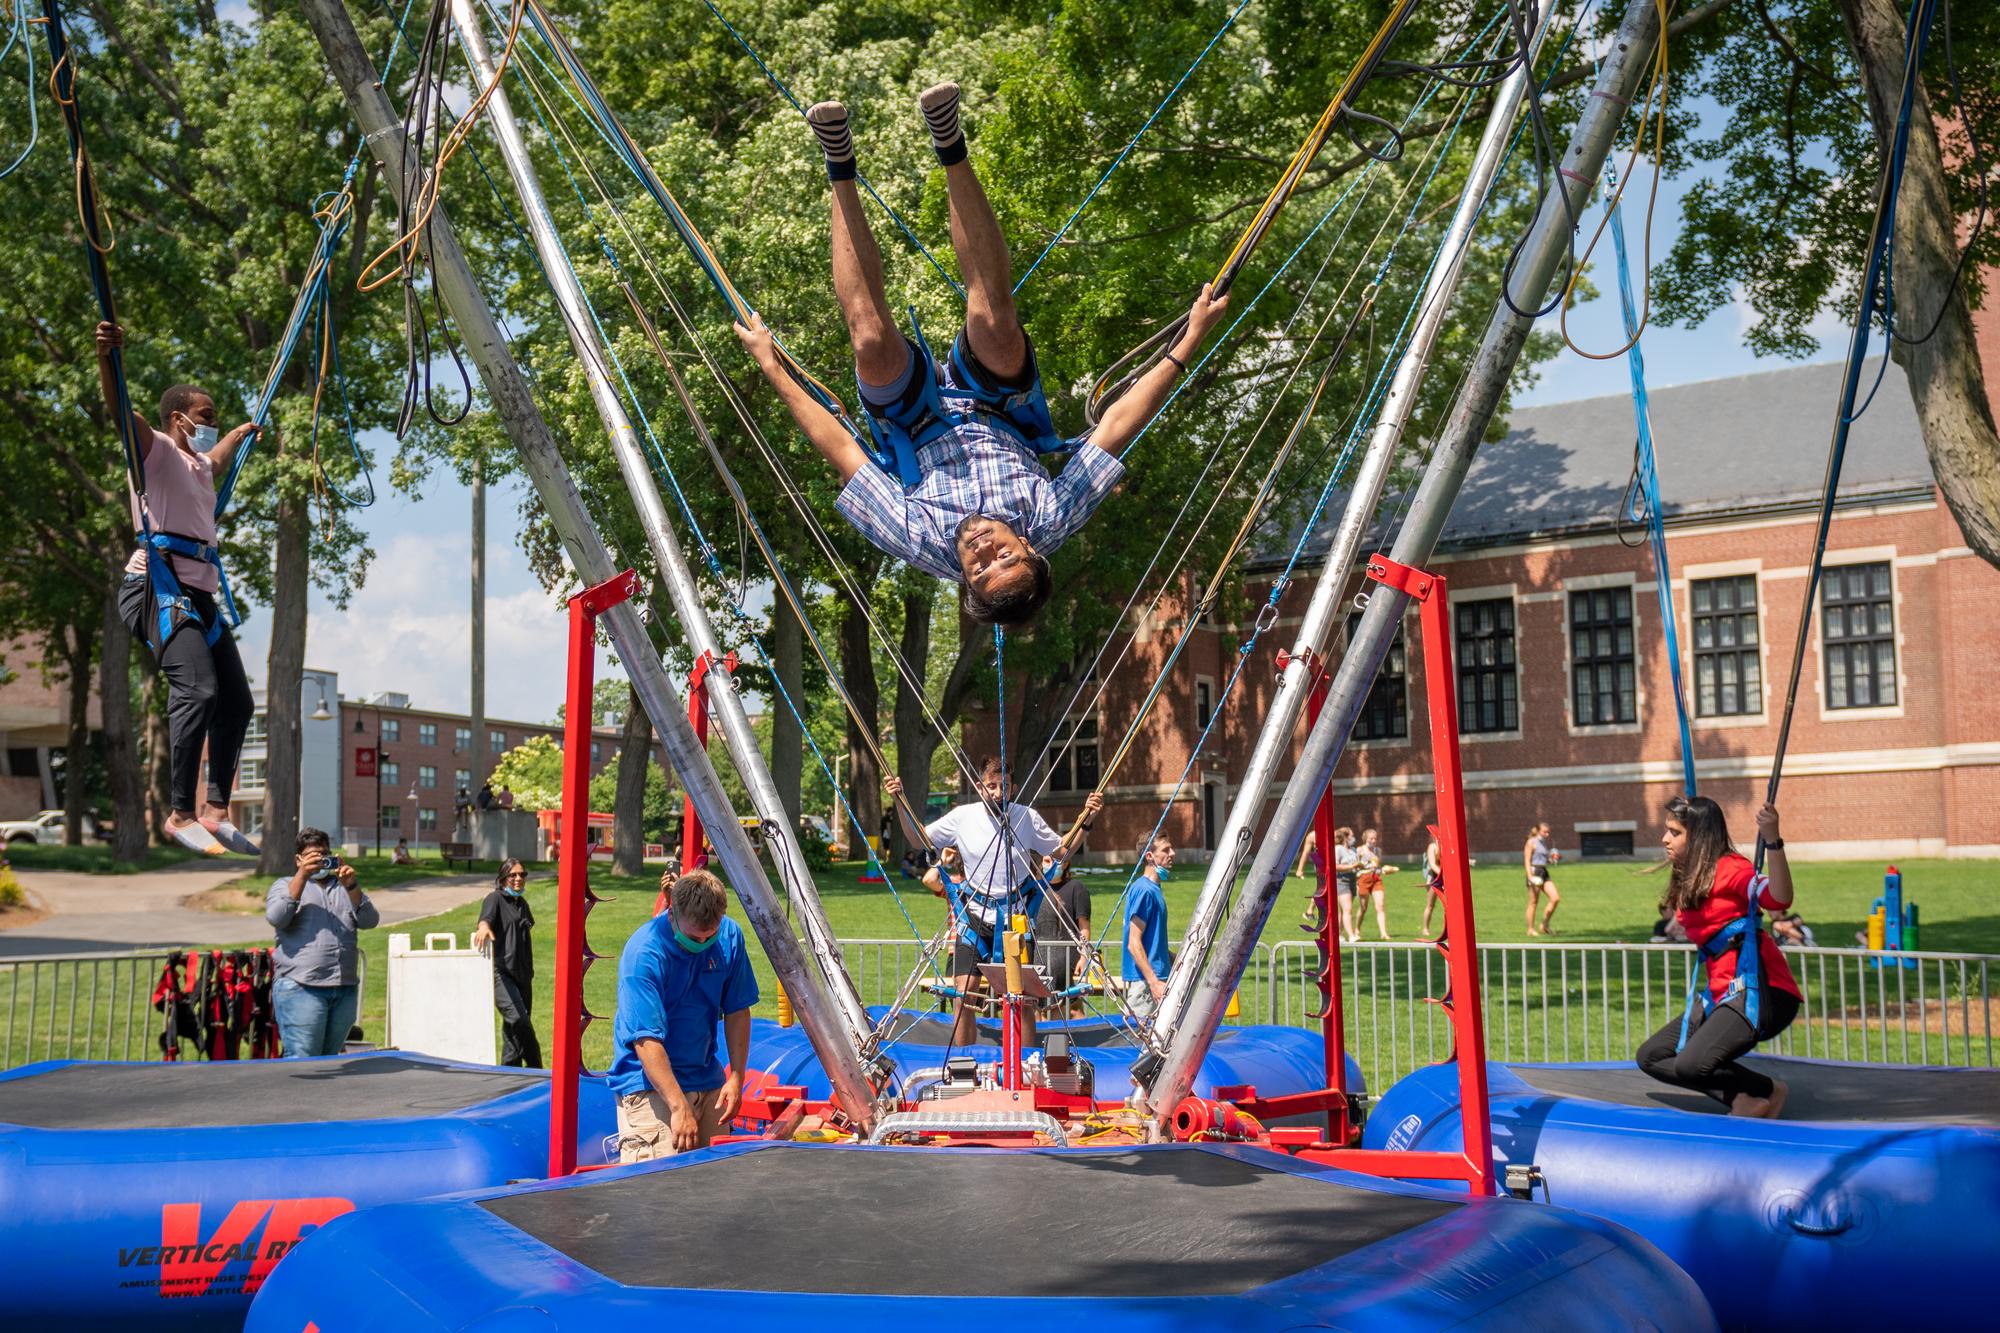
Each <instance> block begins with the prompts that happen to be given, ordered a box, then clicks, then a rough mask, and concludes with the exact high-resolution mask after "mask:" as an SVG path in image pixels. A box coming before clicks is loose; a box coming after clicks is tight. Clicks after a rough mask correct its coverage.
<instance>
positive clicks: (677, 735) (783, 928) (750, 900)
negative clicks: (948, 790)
mask: <svg viewBox="0 0 2000 1333" xmlns="http://www.w3.org/2000/svg"><path fill="white" fill-rule="evenodd" d="M301 8H302V9H303V10H304V12H305V16H306V21H307V22H308V23H309V24H310V25H311V26H312V29H313V34H314V36H315V37H317V38H318V40H319V43H320V47H321V50H322V51H323V52H324V53H325V55H326V57H327V64H328V66H329V67H330V69H331V70H332V72H333V76H334V79H335V80H336V82H337V83H338V84H339V85H340V88H341V91H342V92H343V93H344V94H345V96H346V98H347V101H348V104H349V106H350V107H351V108H352V109H353V111H354V117H355V120H356V122H357V123H358V124H359V125H360V128H361V132H362V134H363V135H364V136H365V138H366V141H367V143H368V145H369V148H370V150H371V151H372V152H373V153H374V155H375V159H376V161H377V162H378V163H379V164H380V166H381V168H382V179H383V182H384V183H385V184H386V185H387V186H388V187H389V189H390V190H391V191H392V192H393V193H394V195H395V198H396V201H397V203H398V205H399V206H400V207H401V208H402V209H403V210H404V213H405V216H407V215H408V209H409V196H410V195H411V194H412V193H413V192H414V190H415V187H416V184H417V182H416V181H413V180H411V179H408V178H406V177H405V176H404V174H403V171H404V135H403V133H402V127H401V124H400V122H399V121H398V120H397V118H396V115H395V112H394V110H393V109H392V108H391V107H390V105H389V99H388V97H387V95H386V94H385V93H384V92H383V91H382V87H381V85H380V83H379V82H377V80H376V75H375V68H374V65H373V64H372V63H371V62H370V61H369V59H368V55H367V53H366V52H365V51H364V50H363V49H362V46H361V39H360V37H359V35H358V34H357V33H356V32H355V31H354V25H353V22H352V21H351V20H350V19H349V18H348V16H347V10H346V8H345V7H344V6H343V5H342V4H341V3H340V0H301ZM426 239H427V247H426V249H427V258H428V261H429V264H430V266H431V272H432V278H433V281H435V282H436V283H437V288H438V294H439V296H440V297H441V298H442V299H443V301H444V304H445V307H446V309H447V310H449V311H450V313H451V317H452V320H453V322H454V323H455V324H456V325H457V327H458V333H459V336H460V338H461V339H462V340H463V342H464V346H465V349H466V353H467V355H468V356H470V357H471V358H472V361H473V364H474V365H475V366H476V367H478V369H479V374H480V379H481V381H482V382H483V383H484V384H485V386H486V393H487V397H488V398H489V399H490V400H491V402H492V404H493V409H494V411H495V413H496V414H497V415H498V416H499V418H500V421H501V424H502V426H503V427H504V428H505V429H506V431H507V435H508V439H509V440H510V441H511V442H512V443H513V445H514V447H515V449H516V450H517V451H518V452H519V454H520V456H521V463H522V466H523V468H524V469H525V470H526V471H527V473H528V476H529V478H530V480H531V481H532V482H533V483H534V486H535V491H536V494H537V495H538V496H539V498H540V499H541V502H542V507H543V509H544V510H545V511H546V512H547V513H548V515H549V520H550V522H551V524H553V526H554V527H555V529H556V531H557V533H558V535H559V536H560V537H561V538H562V542H563V546H564V549H565V551H566V552H567V553H568V555H569V558H570V563H571V564H572V565H573V566H574V567H575V568H576V572H577V576H578V578H579V579H580V580H581V581H582V582H583V583H584V584H586V585H589V586H594V585H596V584H599V583H603V582H604V581H606V580H607V579H610V578H611V577H612V576H614V575H615V574H617V573H618V570H619V568H620V566H618V565H617V564H615V563H613V561H612V559H611V554H610V552H609V551H608V550H607V549H606V548H605V545H604V539H603V537H602V535H601V534H599V532H598V531H597V528H596V525H595V524H594V523H593V522H592V521H591V518H590V513H589V511H588V510H587V509H586V508H585V507H584V504H583V498H582V496H581V495H579V494H578V492H577V488H576V483H575V481H574V479H572V478H571V476H570V474H569V468H568V465H567V464H566V463H564V461H563V458H562V454H561V452H560V450H559V449H558V448H557V446H556V443H555V440H554V437H553V436H551V434H550V433H549V428H548V423H547V422H546V421H545V420H543V418H542V414H541V412H540V410H539V409H538V408H537V407H536V406H535V401H534V396H533V393H532V391H531V390H530V389H529V386H528V382H527V379H526V377H524V376H523V375H522V374H521V368H520V367H519V366H518V365H516V364H515V363H514V359H513V357H512V355H510V354H509V352H508V350H507V345H506V340H505V338H504V336H503V335H502V334H501V332H500V328H499V325H498V324H497V323H496V322H495V321H494V319H493V314H492V311H491V310H490V309H489V308H488V307H487V304H486V298H485V297H484V295H483V294H482V293H481V292H480V290H479V286H478V283H477V282H476V281H474V279H473V276H472V270H471V268H470V267H469V266H468V265H467V263H466V261H465V254H464V252H463V251H462V250H461V249H460V248H459V245H458V238H457V234H456V233H455V232H454V231H453V230H452V226H451V222H450V219H449V218H448V216H447V215H446V211H445V209H444V208H443V207H442V206H440V207H438V208H437V209H436V210H435V211H434V212H433V213H432V216H431V220H430V223H429V225H428V226H427V228H426ZM600 619H601V622H602V623H603V624H604V625H605V628H606V630H607V632H608V633H609V634H610V636H611V640H612V643H613V644H614V645H615V646H616V648H617V650H618V656H619V658H620V660H621V661H622V662H623V663H624V665H625V670H626V672H627V674H628V675H629V677H630V678H631V681H632V688H633V689H634V691H636V692H637V694H638V695H639V701H640V703H641V704H643V705H644V707H645V709H646V713H647V715H648V716H650V717H651V718H652V719H653V729H654V731H655V732H656V733H657V734H658V735H659V737H660V741H661V744H662V746H663V747H664V748H665V750H666V752H667V758H668V760H669V761H670V762H671V763H672V764H673V766H674V768H675V770H676V771H678V772H679V773H680V775H681V780H682V782H683V783H684V784H685V785H686V786H687V789H688V793H689V795H690V796H691V797H692V798H693V799H694V802H695V807H696V809H697V810H698V811H699V812H700V813H701V817H702V821H703V822H704V823H705V824H707V825H708V826H709V828H710V830H711V832H710V834H709V836H710V837H711V838H712V839H713V840H714V842H715V845H716V851H717V853H718V855H719V856H720V857H721V860H722V865H723V870H724V872H725V873H726V875H727V877H728V879H729V882H730V885H731V887H732V888H733V889H734V890H735V892H736V895H737V898H738V900H739V901H740V902H741V903H742V905H743V911H744V916H745V917H746V918H747V920H748V922H749V924H750V927H751V929H752V930H753V931H755V932H756V935H757V938H758V940H759V941H760V942H761V943H762V944H763V946H764V951H765V953H766V955H767V956H768V957H769V958H770V960H771V966H772V969H773V971H775V972H776V974H777V976H778V979H779V980H780V982H782V984H783V985H784V988H785V993H786V994H787V995H788V996H789V997H790V998H791V1001H792V1006H793V1010H794V1012H796V1013H797V1014H798V1016H799V1022H800V1025H801V1026H802V1027H804V1028H805V1030H806V1035H807V1037H808V1038H809V1039H810V1040H811V1042H812V1046H813V1050H814V1053H815V1054H816V1055H817V1056H818V1058H819V1060H820V1061H821V1064H822V1066H823V1067H824V1068H825V1069H826V1071H827V1075H828V1079H829V1081H830V1083H831V1084H832V1090H833V1096H834V1100H835V1101H836V1102H837V1103H838V1104H839V1105H840V1106H841V1108H842V1109H843V1110H844V1111H845V1112H846V1113H847V1114H848V1115H849V1116H850V1117H851V1118H852V1119H853V1120H854V1121H855V1123H856V1125H857V1126H858V1127H860V1128H861V1129H863V1130H864V1132H865V1131H866V1129H868V1128H870V1127H872V1126H873V1124H874V1121H875V1116H876V1110H875V1094H874V1091H873V1090H872V1089H871V1088H870V1087H869V1085H868V1080H867V1077H866V1075H865V1073H864V1071H863V1069H862V1067H861V1063H860V1061H859V1060H858V1059H857V1058H856V1056H855V1053H854V1051H853V1049H852V1048H851V1046H850V1045H849V1043H848V1042H847V1040H846V1037H847V1032H846V1024H845V1022H844V1020H843V1016H842V1014H841V1012H840V1011H839V1009H838V1008H837V1007H836V1005H835V1003H834V1000H833V997H832V996H831V995H830V994H829V993H828V992H827V990H826V988H825V987H824V986H823V985H822V984H821V981H820V978H819V976H818V974H817V973H816V972H815V970H814V969H813V968H812V967H811V966H810V965H809V964H808V963H807V962H806V959H805V956H804V954H803V953H802V952H801V951H800V949H799V946H798V941H797V940H796V939H795V938H794V937H793V935H792V930H791V924H790V922H788V921H787V920H786V918H785V912H784V907H783V905H782V904H781V903H780V902H779V901H778V899H777V896H776V895H775V894H773V893H772V891H771V885H770V881H769V880H768V879H767V878H766V877H765V874H764V868H763V866H762V865H761V864H760V863H759V862H758V859H757V849H756V848H755V847H754V846H752V845H751V843H750V839H749V836H748V835H747V834H746V833H745V832H744V831H743V827H742V825H740V824H739V823H737V821H736V814H735V811H734V810H733V809H731V807H730V804H729V798H728V796H727V794H726V793H725V792H724V791H723V789H722V783H721V781H720V779H718V778H717V777H716V774H715V769H714V767H713V765H711V764H710V763H709V761H708V755H707V753H706V752H705V751H704V750H703V749H702V747H701V744H700V743H699V742H698V741H697V740H696V739H695V735H694V729H693V728H692V727H690V726H689V725H688V720H687V715H686V711H685V705H684V704H683V702H682V701H681V699H680V696H679V694H678V693H677V692H676V691H675V688H674V683H673V681H672V680H671V679H670V678H669V677H668V675H667V672H666V668H665V666H664V664H663V663H662V662H661V661H660V659H659V657H658V655H657V654H656V653H654V651H653V648H652V644H651V642H650V641H649V639H648V637H647V633H646V627H645V625H644V624H643V623H642V622H641V620H640V619H639V613H638V610H637V608H636V607H634V606H633V605H632V604H631V603H630V602H627V603H624V604H622V605H620V606H618V607H615V608H613V609H611V610H610V611H607V612H606V613H605V614H604V615H603V616H602V617H601V618H600Z"/></svg>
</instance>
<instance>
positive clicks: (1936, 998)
mask: <svg viewBox="0 0 2000 1333" xmlns="http://www.w3.org/2000/svg"><path fill="white" fill-rule="evenodd" d="M1271 952H1272V966H1273V968H1274V969H1275V975H1274V976H1273V978H1272V981H1271V985H1270V986H1269V988H1268V990H1267V992H1266V993H1267V994H1269V995H1270V996H1271V997H1272V998H1273V999H1274V1000H1275V1005H1274V1007H1273V1008H1271V1009H1268V1010H1266V1011H1265V1012H1264V1017H1265V1020H1266V1021H1267V1022H1273V1023H1286V1024H1309V1023H1310V1022H1312V1021H1313V1020H1312V1019H1311V1017H1310V1016H1311V1015H1312V1014H1314V1013H1316V1012H1317V1010H1318V1005H1319V998H1320V997H1319V989H1318V987H1317V985H1316V984H1315V980H1314V978H1315V976H1316V974H1317V972H1318V968H1319V951H1318V949H1317V948H1316V947H1315V946H1314V945H1313V944H1312V943H1311V942H1309V941H1304V940H1286V941H1282V942H1280V943H1279V944H1277V945H1275V946H1273V948H1272V951H1271ZM1785 958H1786V960H1787V961H1788V962H1789V963H1790V965H1791V969H1792V974H1793V976H1794V977H1795V978H1796V979H1797V980H1798V982H1799V989H1800V991H1801V992H1802V993H1803V997H1804V1003H1803V1004H1802V1005H1801V1006H1800V1009H1799V1015H1798V1017H1797V1018H1796V1019H1795V1020H1793V1022H1792V1025H1791V1026H1790V1027H1789V1028H1787V1029H1786V1030H1785V1032H1784V1033H1782V1034H1781V1035H1780V1036H1779V1037H1778V1038H1777V1040H1776V1041H1774V1042H1771V1043H1770V1044H1769V1045H1768V1047H1767V1049H1769V1050H1771V1051H1772V1052H1774V1053H1776V1054H1780V1055H1798V1056H1806V1057H1811V1058H1815V1059H1822V1060H1868V1061H1878V1062H1883V1063H1888V1064H1920V1065H1922V1064H1952V1065H1985V1066H1988V1067H1991V1066H1993V1065H1994V1063H1995V1059H1994V1050H1995V1048H1994V1028H1995V1027H1996V1026H2000V1023H1996V1020H2000V1013H1996V1009H2000V996H1996V995H1995V994H1994V991H1993V984H1992V982H1993V976H1992V972H1993V967H1994V965H1995V964H1996V963H2000V957H1995V956H1993V955H1988V954H1960V953H1906V954H1900V955H1885V954H1871V953H1867V952H1865V951H1863V950H1859V949H1826V948H1810V949H1792V948H1788V949H1786V950H1785ZM1695 961H1696V955H1695V952H1694V950H1693V949H1690V948H1688V947H1687V946H1685V945H1672V944H1657V945H1656V944H1561V943H1541V944H1490V945H1482V946H1480V950H1479V969H1480V990H1481V996H1482V999H1483V1001H1484V1007H1485V1017H1486V1049H1487V1052H1488V1055H1489V1056H1490V1058H1492V1059H1495V1060H1519V1061H1573V1060H1627V1059H1630V1058H1631V1056H1632V1053H1633V1052H1634V1051H1636V1050H1637V1049H1638V1047H1639V1044H1640V1043H1641V1042H1643V1041H1644V1040H1645V1039H1646V1038H1647V1037H1648V1036H1650V1035H1651V1034H1652V1033H1653V1032H1654V1031H1655V1030H1656V1029H1658V1028H1660V1027H1662V1026H1664V1025H1665V1024H1667V1023H1669V1022H1673V1023H1678V1022H1679V1021H1680V1017H1681V1014H1682V1013H1683V1011H1684V1009H1685V1007H1686V1004H1687V996H1688V984H1689V981H1690V980H1691V979H1692V977H1693V975H1694V969H1695ZM1342 964H1343V967H1342V971H1343V972H1344V974H1345V976H1344V978H1343V990H1342V996H1343V1001H1344V1005H1345V1010H1344V1013H1343V1018H1344V1020H1345V1021H1344V1024H1343V1026H1344V1028H1345V1031H1346V1039H1347V1049H1348V1051H1349V1053H1350V1054H1352V1055H1353V1056H1354V1058H1355V1060H1356V1061H1358V1062H1359V1063H1360V1065H1361V1068H1362V1070H1363V1072H1364V1073H1365V1074H1366V1075H1367V1078H1368V1086H1369V1088H1370V1089H1371V1090H1374V1091H1380V1090H1382V1089H1384V1088H1386V1087H1388V1086H1389V1085H1390V1084H1391V1083H1393V1082H1395V1081H1396V1080H1397V1079H1399V1078H1401V1077H1402V1076H1403V1075H1405V1074H1407V1073H1409V1072H1410V1071H1412V1070H1413V1069H1417V1068H1420V1067H1422V1066H1423V1065H1426V1064H1434V1063H1436V1062H1438V1061H1440V1060H1444V1059H1447V1058H1448V1057H1449V1056H1450V1055H1451V1027H1450V1024H1449V1023H1448V1022H1446V1021H1445V1020H1444V1016H1443V1014H1442V1013H1440V1012H1439V1009H1438V1004H1437V1001H1438V1000H1439V999H1440V998H1442V996H1443V994H1444V985H1445V968H1444V959H1443V957H1442V956H1441V955H1440V954H1439V953H1438V952H1437V950H1436V949H1435V948H1434V947H1432V946H1430V945H1427V944H1418V943H1407V944H1406V943H1401V942H1389V943H1381V942H1377V943H1368V944H1360V945H1349V946H1347V947H1346V948H1345V949H1343V951H1342Z"/></svg>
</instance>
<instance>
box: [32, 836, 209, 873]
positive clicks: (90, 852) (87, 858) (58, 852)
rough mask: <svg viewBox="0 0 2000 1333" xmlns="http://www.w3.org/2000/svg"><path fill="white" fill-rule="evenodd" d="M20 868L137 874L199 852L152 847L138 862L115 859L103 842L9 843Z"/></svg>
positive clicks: (191, 856)
mask: <svg viewBox="0 0 2000 1333" xmlns="http://www.w3.org/2000/svg"><path fill="white" fill-rule="evenodd" d="M0 854H4V855H5V856H6V858H7V860H8V861H10V862H12V863H13V865H14V867H15V868H16V869H17V870H73V871H82V872H83V873H84V874H87V875H136V874H138V873H139V872H141V871H144V870H158V869H159V868H160V867H162V866H170V865H176V864H178V863H180V862H182V861H192V860H194V859H195V854H194V853H193V852H191V851H189V850H188V849H187V848H185V847H181V846H178V845H175V846H169V847H149V848H147V849H146V859H145V860H144V861H142V862H141V863H139V864H138V865H129V864H120V863H119V862H117V861H113V860H112V859H111V848H110V847H108V846H106V845H105V844H104V843H101V842H93V843H86V844H84V845H83V846H81V847H43V846H41V845H40V844H38V843H32V842H16V843H9V844H8V845H7V846H6V847H5V848H4V849H0Z"/></svg>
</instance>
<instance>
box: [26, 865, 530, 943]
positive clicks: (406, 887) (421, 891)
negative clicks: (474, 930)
mask: <svg viewBox="0 0 2000 1333" xmlns="http://www.w3.org/2000/svg"><path fill="white" fill-rule="evenodd" d="M252 865H253V862H251V861H250V860H249V859H248V858H242V857H233V856H232V857H222V858H218V859H217V860H213V861H186V862H181V863H179V864H176V865H172V866H166V867H162V868H161V869H158V870H149V871H146V872H144V873H142V874H137V875H85V874H79V873H76V872H72V871H56V870H25V869H21V868H20V867H16V874H17V875H18V876H19V878H20V880H21V884H22V887H24V888H26V889H27V891H28V893H29V895H30V897H32V898H33V899H34V900H35V902H36V904H37V905H39V906H40V907H42V908H44V909H45V910H46V911H47V912H48V913H49V915H47V916H46V917H43V918H42V919H41V920H40V921H37V922H34V923H33V924H32V925H26V926H22V927H20V928H19V929H16V930H0V958H19V957H24V956H27V955H31V954H62V953H119V952H123V951H126V950H130V949H149V948H154V947H157V946H162V945H181V944H188V945H216V944H241V943H245V942H248V941H252V940H257V939H260V938H264V937H267V936H268V935H269V933H270V931H269V928H268V927H267V926H266V925H265V924H264V921H263V918H261V917H258V916H254V915H250V914H247V913H236V912H209V911H203V910H201V909H199V908H193V907H188V906H186V905H185V903H186V900H187V899H188V898H191V897H193V896H194V895H195V894H198V893H204V892H206V891H207V890H209V889H212V888H215V887H216V886H218V885H221V884H225V883H227V882H228V881H230V880H232V879H235V878H237V877H238V876H240V875H242V874H244V873H245V872H246V871H247V870H249V869H250V868H251V866H252ZM492 886H493V878H492V876H490V875H442V876H439V877H437V878H435V879H424V880H417V881H414V882H412V883H408V884H403V885H397V886H392V887H388V888H380V889H372V890H369V893H368V896H369V899H370V900H371V901H373V902H374V904H375V907H376V909H377V910H378V911H380V912H381V914H382V924H383V925H384V926H391V925H396V924H399V923H401V922H404V921H410V920H414V919H415V918H417V917H423V916H432V915H435V914H436V913H438V912H447V911H450V910H451V909H452V908H454V907H458V906H461V905H463V904H465V903H468V902H474V901H477V900H478V899H480V898H482V897H484V896H485V894H486V891H487V890H488V889H490V888H491V887H492ZM363 887H364V888H366V885H363Z"/></svg>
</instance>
